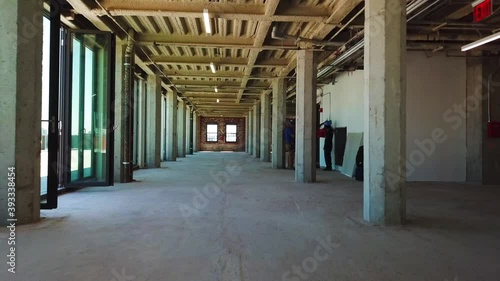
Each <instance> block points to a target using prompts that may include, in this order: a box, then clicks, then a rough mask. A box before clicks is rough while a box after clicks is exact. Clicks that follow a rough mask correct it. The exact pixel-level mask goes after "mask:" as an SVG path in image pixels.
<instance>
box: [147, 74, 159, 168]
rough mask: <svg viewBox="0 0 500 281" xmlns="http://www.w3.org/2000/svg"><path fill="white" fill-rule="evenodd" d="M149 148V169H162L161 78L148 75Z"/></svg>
mask: <svg viewBox="0 0 500 281" xmlns="http://www.w3.org/2000/svg"><path fill="white" fill-rule="evenodd" d="M147 95H148V111H147V115H148V118H147V129H146V130H147V147H146V163H147V166H148V168H159V167H160V154H161V78H160V76H159V75H148V93H147Z"/></svg>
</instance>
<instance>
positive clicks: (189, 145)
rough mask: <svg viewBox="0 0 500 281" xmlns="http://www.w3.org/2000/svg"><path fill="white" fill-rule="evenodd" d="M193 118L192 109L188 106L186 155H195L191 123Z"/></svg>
mask: <svg viewBox="0 0 500 281" xmlns="http://www.w3.org/2000/svg"><path fill="white" fill-rule="evenodd" d="M192 119H193V117H192V115H191V108H190V107H189V106H188V107H186V154H191V155H192V154H193V144H192V142H191V141H192V139H191V134H192V132H191V124H192V123H191V122H192V121H193V120H192Z"/></svg>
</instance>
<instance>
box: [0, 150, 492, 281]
mask: <svg viewBox="0 0 500 281" xmlns="http://www.w3.org/2000/svg"><path fill="white" fill-rule="evenodd" d="M235 163H237V165H236V164H235ZM270 165H271V164H270V163H262V162H260V161H259V160H256V159H255V158H253V157H251V156H248V155H246V154H244V153H224V152H221V153H197V154H196V155H190V156H188V157H187V158H181V159H179V161H178V162H165V163H162V166H165V167H166V168H160V169H148V170H139V171H137V172H136V173H134V174H135V178H136V180H137V182H135V183H131V184H116V185H115V186H114V187H99V188H86V189H82V190H80V191H77V192H73V193H69V194H66V195H63V196H62V197H61V198H60V207H59V208H58V209H57V210H52V211H42V216H43V217H45V219H43V220H42V222H40V223H37V224H32V225H26V226H20V227H18V229H17V246H18V252H17V254H18V268H17V274H16V275H11V274H9V275H8V276H9V278H11V279H7V277H6V276H7V271H6V270H2V271H0V280H22V281H35V280H40V281H46V280H53V281H69V280H75V281H91V280H92V281H101V280H102V281H112V280H114V281H125V280H135V281H143V280H149V281H159V280H168V281H174V280H182V281H188V280H189V281H198V280H199V281H207V280H214V281H215V280H224V281H226V280H231V281H236V280H238V281H240V280H256V281H272V280H273V281H274V280H315V281H319V280H322V281H323V280H325V281H326V280H339V281H348V280H387V281H389V280H405V281H411V280H415V281H416V280H419V281H421V280H436V281H438V280H439V281H444V280H449V281H455V280H456V281H467V280H471V281H477V280H484V281H489V280H491V281H494V280H498V276H499V274H500V267H499V266H498V262H499V261H500V220H499V217H500V205H499V204H498V198H500V189H498V187H496V188H492V187H479V186H473V185H456V184H453V185H452V184H449V185H445V184H439V185H437V184H432V185H425V184H411V185H410V186H409V188H408V214H409V219H410V223H409V224H408V225H406V226H402V227H373V226H369V227H368V226H366V225H365V224H364V223H363V220H362V184H361V183H360V182H356V181H354V180H352V179H349V178H347V177H344V176H342V175H340V174H338V173H336V172H323V171H318V181H319V183H315V184H298V183H295V182H294V172H293V171H291V170H273V169H271V167H270ZM221 167H229V168H230V169H232V171H233V176H231V177H230V178H225V177H219V179H222V180H225V179H228V180H225V181H222V191H221V192H220V193H218V194H216V196H215V197H214V198H212V199H209V201H208V205H207V206H206V207H205V208H200V210H199V214H193V215H192V216H190V217H186V218H184V217H183V216H182V215H181V212H180V209H179V206H181V205H180V204H185V205H184V206H190V207H193V198H194V196H195V193H194V192H193V189H194V188H196V189H199V190H202V189H203V187H204V186H205V185H206V184H207V183H215V182H216V180H215V179H214V178H213V177H211V176H210V174H211V173H219V172H221V170H222V168H221ZM238 168H240V169H241V173H240V174H237V172H238V171H239V169H238ZM219 175H221V174H219ZM215 178H217V177H215ZM226 183H227V184H226ZM198 207H200V206H198ZM201 207H203V206H201ZM0 235H1V239H0V240H2V241H3V240H4V239H6V238H7V232H6V229H5V228H2V230H1V232H0ZM328 237H330V238H331V242H332V243H333V244H335V245H333V246H331V249H330V252H328V251H322V252H321V255H322V257H325V260H324V261H318V260H315V261H314V258H313V257H314V256H315V255H314V254H315V249H316V247H317V246H318V245H321V243H319V242H318V241H317V239H320V240H323V241H324V240H328ZM6 247H7V245H5V244H1V245H0V248H1V252H3V253H6V252H7V250H6ZM325 255H326V256H327V257H326V256H325ZM303 263H304V264H305V267H306V270H304V268H303V267H302V264H303ZM294 265H297V266H298V265H301V266H300V271H301V272H300V274H297V273H293V270H294V269H293V266H294ZM315 265H317V266H315ZM314 267H317V268H314ZM312 269H313V270H312ZM307 270H308V271H312V272H311V273H307V272H306V271H307ZM287 271H290V272H289V273H288V274H286V272H287ZM284 273H285V277H286V278H285V279H283V275H284ZM12 277H14V279H12ZM287 278H288V279H287ZM294 278H295V279H294Z"/></svg>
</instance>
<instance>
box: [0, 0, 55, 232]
mask: <svg viewBox="0 0 500 281" xmlns="http://www.w3.org/2000/svg"><path fill="white" fill-rule="evenodd" d="M42 15H43V8H42V2H40V1H4V2H3V3H2V8H1V9H0V17H1V18H2V22H1V24H0V36H1V38H2V40H0V61H1V62H0V74H1V75H2V79H1V80H0V88H1V96H2V97H1V102H0V120H1V122H0V132H1V134H0V159H1V160H0V181H1V186H2V187H1V188H0V225H6V224H9V222H8V221H7V219H17V222H16V224H25V223H32V222H36V221H38V220H39V219H40V149H41V136H40V134H41V124H40V118H41V115H42V113H41V108H42V100H41V96H42ZM27 19H29V21H28V20H27ZM44 165H48V163H47V164H44ZM10 167H13V168H15V170H14V171H10V170H9V168H10ZM11 172H14V173H15V175H13V174H11V175H10V176H9V175H8V174H9V173H11ZM9 178H13V180H12V181H11V180H9ZM14 178H15V180H14ZM11 182H12V183H15V188H13V189H11V190H9V183H11ZM11 185H12V184H11ZM11 188H12V187H11ZM9 193H15V203H16V208H15V209H16V212H15V217H10V216H9V210H8V204H7V203H8V202H11V201H9V198H13V197H11V196H9Z"/></svg>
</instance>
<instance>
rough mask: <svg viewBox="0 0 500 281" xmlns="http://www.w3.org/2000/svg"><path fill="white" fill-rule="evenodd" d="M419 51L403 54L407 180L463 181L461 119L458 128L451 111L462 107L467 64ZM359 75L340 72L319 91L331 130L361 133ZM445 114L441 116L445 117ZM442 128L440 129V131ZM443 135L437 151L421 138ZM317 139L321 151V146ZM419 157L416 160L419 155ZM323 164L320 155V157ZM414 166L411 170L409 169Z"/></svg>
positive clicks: (362, 127)
mask: <svg viewBox="0 0 500 281" xmlns="http://www.w3.org/2000/svg"><path fill="white" fill-rule="evenodd" d="M432 55H433V56H432V57H430V58H427V56H426V55H425V53H423V52H408V55H407V156H408V157H410V158H409V160H408V161H409V163H410V164H411V165H410V167H409V169H408V181H457V182H462V181H465V165H466V161H465V157H466V143H465V126H464V124H465V120H463V122H461V123H462V124H461V126H455V127H453V126H452V125H455V124H458V121H457V117H456V116H457V115H456V113H454V112H450V111H449V110H453V108H454V107H453V106H454V105H455V104H462V103H463V102H464V100H465V93H466V62H465V59H464V58H449V57H446V56H445V55H443V54H432ZM363 75H364V74H363V71H362V70H358V71H354V72H350V73H342V74H340V75H338V76H337V78H336V81H335V84H334V85H327V86H324V87H323V97H322V99H321V107H322V108H323V113H321V120H322V121H324V120H326V119H331V120H332V121H333V123H334V126H335V127H347V132H348V133H354V132H363V131H364V120H363V118H364V106H363V104H364V97H363V95H364V94H363V92H364V76H363ZM445 113H446V114H447V115H446V117H443V114H445ZM441 129H442V131H441ZM434 130H436V131H435V133H441V135H439V136H440V139H439V140H441V139H442V138H446V141H445V142H442V143H436V142H435V141H434V144H435V148H434V149H432V148H433V145H432V144H429V141H425V143H426V145H427V146H426V147H427V148H428V149H427V150H426V149H425V148H424V149H422V148H421V147H423V146H422V145H420V146H419V145H417V143H420V144H421V143H422V141H423V140H430V139H432V134H433V131H434ZM323 140H324V139H322V140H321V148H322V147H323ZM422 155H423V157H421V158H419V156H422ZM320 159H321V162H320V163H321V165H322V166H324V157H323V154H322V153H321V157H320ZM413 168H414V169H413Z"/></svg>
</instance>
